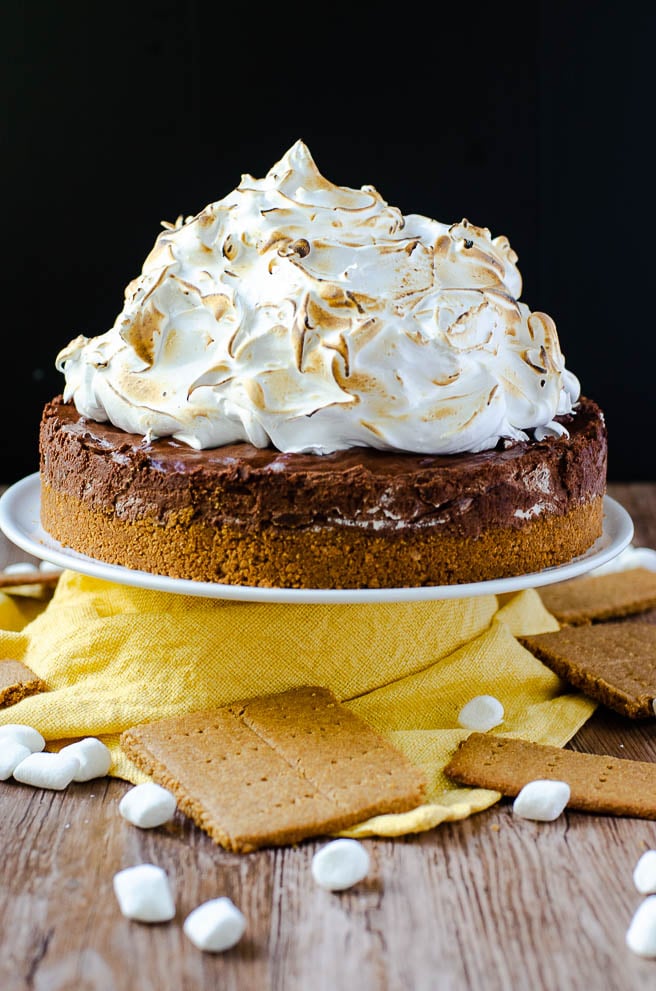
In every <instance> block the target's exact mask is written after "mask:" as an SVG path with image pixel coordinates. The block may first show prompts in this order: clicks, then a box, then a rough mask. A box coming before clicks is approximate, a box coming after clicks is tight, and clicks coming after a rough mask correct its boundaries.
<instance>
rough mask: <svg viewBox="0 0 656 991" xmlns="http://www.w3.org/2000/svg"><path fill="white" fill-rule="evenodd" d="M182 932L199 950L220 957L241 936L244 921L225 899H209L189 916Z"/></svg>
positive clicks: (244, 927)
mask: <svg viewBox="0 0 656 991" xmlns="http://www.w3.org/2000/svg"><path fill="white" fill-rule="evenodd" d="M182 928H183V931H184V934H185V936H188V937H189V939H190V940H191V942H192V943H193V944H194V946H196V947H198V949H199V950H207V951H208V952H210V953H222V952H223V951H224V950H229V949H230V947H232V946H235V945H236V944H237V943H238V942H239V940H240V939H241V937H242V936H243V935H244V931H245V929H246V919H245V917H244V916H243V914H242V913H241V912H240V911H239V909H238V908H237V906H236V905H235V904H233V902H232V901H231V900H230V899H229V898H225V897H224V898H213V899H212V900H211V901H209V902H204V903H203V904H202V905H199V906H198V908H195V909H194V910H193V912H190V913H189V915H188V916H187V918H186V919H185V921H184V925H183V927H182Z"/></svg>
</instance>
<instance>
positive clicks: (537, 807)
mask: <svg viewBox="0 0 656 991" xmlns="http://www.w3.org/2000/svg"><path fill="white" fill-rule="evenodd" d="M569 799H570V787H569V785H568V784H567V782H566V781H549V780H540V779H537V780H536V781H529V782H528V784H526V785H524V787H523V788H522V789H521V791H520V792H519V794H518V795H517V798H516V799H515V801H514V802H513V812H514V813H515V815H518V816H521V817H522V819H537V820H539V821H541V822H552V821H553V820H554V819H557V818H558V816H559V815H560V814H561V812H562V811H563V810H564V809H565V806H566V805H567V803H568V802H569Z"/></svg>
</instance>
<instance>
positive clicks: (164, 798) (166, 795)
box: [118, 781, 177, 829]
mask: <svg viewBox="0 0 656 991" xmlns="http://www.w3.org/2000/svg"><path fill="white" fill-rule="evenodd" d="M176 808H177V801H176V797H175V795H174V794H173V793H172V792H170V791H169V790H168V789H167V788H162V786H161V785H158V784H155V782H154V781H146V782H144V783H143V784H141V785H135V786H134V787H133V788H131V789H130V790H129V791H128V792H126V793H125V795H124V796H123V798H122V799H121V801H120V802H119V805H118V811H119V812H120V813H121V815H122V816H123V818H124V819H127V821H128V822H131V823H132V824H133V825H134V826H139V827H140V828H141V829H149V828H151V827H152V826H161V825H162V824H163V823H165V822H168V821H169V819H172V818H173V814H174V812H175V810H176Z"/></svg>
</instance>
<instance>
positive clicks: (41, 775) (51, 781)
mask: <svg viewBox="0 0 656 991" xmlns="http://www.w3.org/2000/svg"><path fill="white" fill-rule="evenodd" d="M79 766H80V763H79V761H78V759H77V757H66V756H63V757H62V755H61V754H51V753H37V754H28V756H27V757H26V758H25V760H22V761H21V762H20V764H18V765H17V766H16V767H15V768H14V778H15V779H16V781H20V782H21V783H22V784H24V785H32V786H33V787H34V788H51V789H52V790H53V791H62V789H63V788H66V787H67V786H68V785H70V783H71V781H72V780H73V778H74V777H75V775H76V774H77V772H78V768H79Z"/></svg>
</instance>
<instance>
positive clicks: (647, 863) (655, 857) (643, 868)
mask: <svg viewBox="0 0 656 991" xmlns="http://www.w3.org/2000/svg"><path fill="white" fill-rule="evenodd" d="M633 883H634V884H635V886H636V888H637V889H638V891H639V892H640V894H641V895H653V894H656V850H645V852H644V853H643V855H642V856H641V857H640V859H639V860H638V863H637V864H636V865H635V868H634V870H633Z"/></svg>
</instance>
